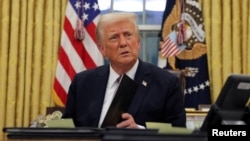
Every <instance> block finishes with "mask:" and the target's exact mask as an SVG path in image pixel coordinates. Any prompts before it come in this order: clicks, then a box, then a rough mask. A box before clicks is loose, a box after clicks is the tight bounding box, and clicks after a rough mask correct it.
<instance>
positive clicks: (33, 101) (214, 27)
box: [0, 0, 250, 140]
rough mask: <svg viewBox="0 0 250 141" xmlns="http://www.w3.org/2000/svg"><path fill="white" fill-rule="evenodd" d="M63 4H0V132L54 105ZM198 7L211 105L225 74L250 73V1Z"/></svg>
mask: <svg viewBox="0 0 250 141" xmlns="http://www.w3.org/2000/svg"><path fill="white" fill-rule="evenodd" d="M66 3H67V0H0V19H1V22H0V90H1V92H0V99H1V101H2V102H0V109H1V110H0V119H1V120H0V128H1V129H2V128H3V127H8V126H9V127H11V126H15V127H27V126H28V125H29V124H30V121H31V120H33V119H35V118H36V117H37V115H39V114H43V115H44V114H45V110H46V107H48V106H54V103H53V99H52V95H51V92H52V85H53V79H54V72H55V68H56V62H57V55H58V47H59V44H60V35H61V31H62V26H63V20H64V14H65V7H66ZM200 3H201V6H202V12H203V15H204V20H205V32H206V42H207V49H208V63H209V76H210V82H211V83H210V85H211V94H212V100H213V102H214V101H215V99H216V98H217V96H218V94H219V92H220V89H221V87H222V86H223V84H224V82H225V80H226V78H227V76H228V75H229V74H230V73H243V74H250V48H249V47H250V28H249V25H250V10H249V9H250V0H200ZM3 138H4V135H3V133H2V132H0V140H1V139H3Z"/></svg>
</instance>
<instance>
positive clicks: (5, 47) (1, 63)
mask: <svg viewBox="0 0 250 141" xmlns="http://www.w3.org/2000/svg"><path fill="white" fill-rule="evenodd" d="M9 13H10V1H9V0H2V1H1V12H0V15H1V24H0V25H1V27H0V31H1V33H0V34H1V35H0V37H1V39H0V41H1V42H0V89H1V94H0V99H1V102H0V109H1V110H0V118H1V120H0V128H1V129H2V127H4V126H6V122H7V121H6V110H7V107H6V104H7V87H8V85H7V83H8V81H7V80H8V77H7V75H8V59H9V40H10V39H9V36H10V32H9V30H10V15H9ZM13 82H14V81H13ZM12 122H14V121H12ZM1 138H3V133H2V132H0V139H1Z"/></svg>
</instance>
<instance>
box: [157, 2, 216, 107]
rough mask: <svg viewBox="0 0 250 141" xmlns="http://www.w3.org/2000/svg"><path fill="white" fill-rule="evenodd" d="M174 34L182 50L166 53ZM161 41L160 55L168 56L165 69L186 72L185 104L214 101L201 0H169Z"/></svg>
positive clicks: (193, 105)
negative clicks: (170, 38) (199, 0)
mask: <svg viewBox="0 0 250 141" xmlns="http://www.w3.org/2000/svg"><path fill="white" fill-rule="evenodd" d="M173 33H175V35H176V37H175V38H174V39H175V41H172V42H174V43H175V45H176V46H178V51H175V52H176V53H168V54H167V53H165V54H164V52H166V51H164V50H166V48H170V49H171V45H166V43H167V42H169V41H168V37H169V36H171V34H173ZM160 44H161V47H160V54H161V55H162V56H163V57H165V58H166V59H167V63H166V66H165V68H167V69H173V70H176V69H178V70H183V71H184V72H185V76H186V88H185V92H184V93H185V107H186V108H198V106H199V105H200V104H211V96H210V82H209V74H208V62H207V46H206V41H205V31H204V21H203V17H202V12H201V7H200V4H199V2H198V0H168V1H167V3H166V8H165V11H164V13H163V21H162V29H161V42H160ZM172 46H173V45H172ZM170 49H168V50H170ZM172 52H173V51H172Z"/></svg>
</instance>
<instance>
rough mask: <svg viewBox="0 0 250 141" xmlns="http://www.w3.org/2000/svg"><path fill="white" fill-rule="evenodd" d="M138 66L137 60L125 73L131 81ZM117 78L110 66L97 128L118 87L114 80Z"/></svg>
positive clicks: (117, 75)
mask: <svg viewBox="0 0 250 141" xmlns="http://www.w3.org/2000/svg"><path fill="white" fill-rule="evenodd" d="M138 64H139V60H137V61H136V63H135V65H134V66H133V67H132V68H131V69H130V70H129V71H128V72H127V73H126V75H127V76H128V77H130V78H131V79H134V77H135V72H136V70H137V67H138ZM119 76H120V75H119V74H117V73H116V72H115V71H114V70H113V68H112V67H111V65H110V73H109V79H108V84H107V88H106V92H105V97H104V102H103V106H102V112H101V117H100V120H99V124H98V127H101V125H102V122H103V120H104V117H105V116H106V113H107V111H108V109H109V106H110V104H111V102H112V100H113V98H114V95H115V91H116V89H117V88H118V85H119V84H118V83H116V80H117V78H118V77H119Z"/></svg>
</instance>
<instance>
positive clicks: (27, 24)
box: [0, 0, 67, 140]
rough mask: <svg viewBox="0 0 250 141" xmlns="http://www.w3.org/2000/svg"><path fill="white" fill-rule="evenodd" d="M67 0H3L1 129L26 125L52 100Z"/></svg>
mask: <svg viewBox="0 0 250 141" xmlns="http://www.w3.org/2000/svg"><path fill="white" fill-rule="evenodd" d="M66 3H67V0H0V19H1V22H0V68H1V69H0V89H1V92H0V93H1V94H0V99H1V101H2V102H0V109H1V110H0V119H1V120H0V128H1V129H2V128H3V127H14V126H15V127H27V126H28V125H29V124H30V122H31V121H32V120H34V119H36V118H37V116H38V115H39V114H43V115H44V114H45V110H46V107H48V106H53V105H54V103H53V99H52V95H51V93H52V83H53V79H54V72H55V67H56V63H57V57H58V56H57V55H58V47H59V43H60V36H61V31H62V26H63V24H62V23H63V20H64V14H65V8H66ZM3 138H4V134H3V132H0V140H2V139H3Z"/></svg>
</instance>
